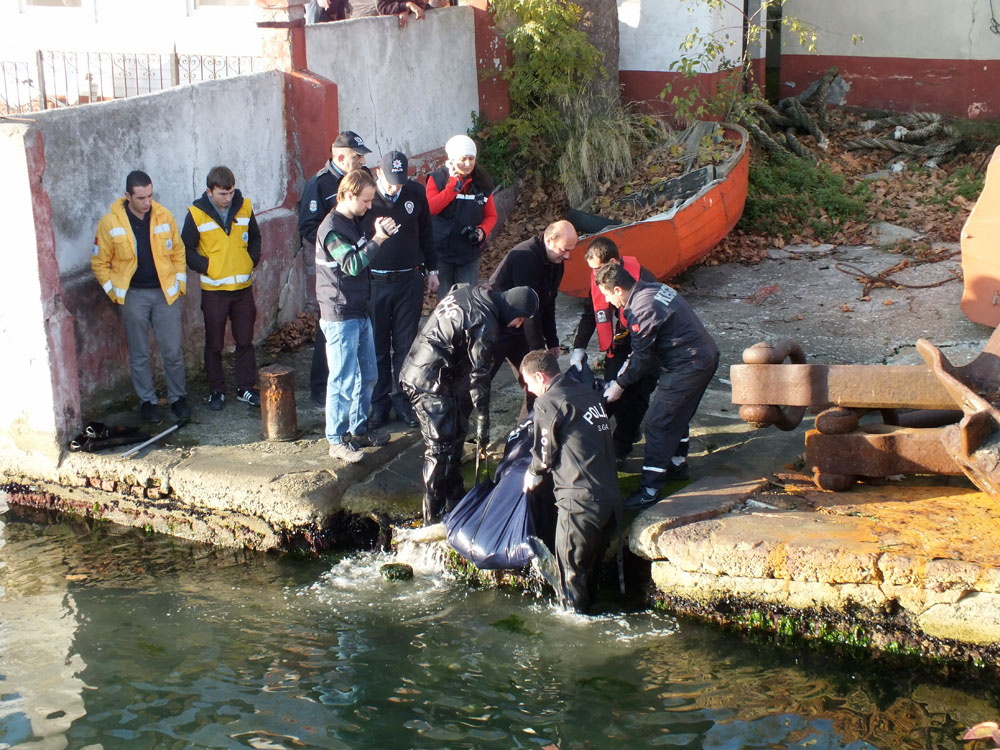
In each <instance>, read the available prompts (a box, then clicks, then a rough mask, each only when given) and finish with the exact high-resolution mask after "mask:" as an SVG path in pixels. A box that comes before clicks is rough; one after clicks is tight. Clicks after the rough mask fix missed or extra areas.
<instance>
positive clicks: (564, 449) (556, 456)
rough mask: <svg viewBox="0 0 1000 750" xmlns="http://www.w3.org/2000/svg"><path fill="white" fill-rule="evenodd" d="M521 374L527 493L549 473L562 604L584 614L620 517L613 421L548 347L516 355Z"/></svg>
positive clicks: (525, 487) (599, 397)
mask: <svg viewBox="0 0 1000 750" xmlns="http://www.w3.org/2000/svg"><path fill="white" fill-rule="evenodd" d="M521 376H522V377H523V378H524V382H525V384H526V385H527V388H528V390H530V391H531V392H532V393H533V394H535V396H536V399H535V419H534V427H533V429H534V443H533V445H532V448H531V465H530V466H529V467H528V471H527V473H526V474H525V477H524V489H525V491H528V490H532V489H534V488H535V487H537V486H538V485H539V484H540V483H541V481H542V475H543V474H551V475H552V484H553V489H554V492H555V496H556V508H557V510H558V515H557V519H556V550H555V551H556V561H557V562H558V565H559V578H560V583H561V587H562V591H557V592H556V594H558V595H559V598H560V600H561V601H562V603H563V604H564V605H565V606H567V607H570V608H572V609H574V610H576V611H577V612H586V611H587V609H588V607H589V605H590V599H591V596H592V593H593V590H594V587H595V584H596V579H595V568H596V567H597V564H598V563H599V562H600V557H601V554H602V553H603V552H604V549H605V547H607V544H608V541H609V540H610V538H611V533H612V532H613V531H614V527H615V524H616V522H617V520H618V519H619V518H620V517H621V513H622V506H621V502H622V499H621V495H620V494H619V492H618V473H617V471H616V470H615V454H614V448H613V447H612V444H611V426H610V425H609V424H608V414H607V411H606V410H605V407H604V402H603V401H602V399H601V396H600V394H599V393H597V392H596V391H594V390H593V389H592V388H589V387H587V386H585V385H582V384H581V383H579V382H577V381H574V380H572V379H570V378H569V377H567V376H566V375H562V374H560V372H559V362H558V361H557V360H556V358H555V357H554V356H553V355H552V353H551V352H549V351H546V350H544V349H538V350H535V351H532V352H528V353H527V354H526V355H525V356H524V359H522V360H521Z"/></svg>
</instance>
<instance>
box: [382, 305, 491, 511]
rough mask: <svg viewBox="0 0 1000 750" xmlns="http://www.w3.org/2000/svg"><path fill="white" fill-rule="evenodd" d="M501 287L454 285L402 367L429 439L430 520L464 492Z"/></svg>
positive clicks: (484, 398) (485, 393)
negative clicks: (472, 420)
mask: <svg viewBox="0 0 1000 750" xmlns="http://www.w3.org/2000/svg"><path fill="white" fill-rule="evenodd" d="M499 296H500V295H499V293H498V292H491V291H488V290H486V289H482V288H479V287H473V286H468V285H456V286H455V287H454V288H453V289H452V291H451V292H450V293H449V294H448V295H446V296H445V298H444V299H442V300H441V301H440V302H438V304H437V307H435V308H434V312H433V313H432V314H431V316H430V317H429V318H428V319H427V322H426V323H424V327H423V328H422V329H421V331H420V333H419V334H418V335H417V338H416V340H415V341H414V342H413V346H411V347H410V351H409V353H408V354H407V355H406V359H405V360H404V361H403V367H402V370H401V371H400V374H399V380H400V384H401V385H402V387H403V391H404V392H405V393H406V395H407V396H409V398H410V403H411V404H412V405H413V413H414V416H415V417H416V418H417V421H418V422H419V423H420V434H421V436H422V437H423V440H424V521H425V522H426V523H436V522H437V521H440V520H441V515H442V513H443V512H444V511H445V510H451V508H452V507H453V506H454V505H455V503H457V502H458V501H459V500H460V499H461V498H462V496H463V495H464V494H465V490H464V487H463V485H462V475H461V474H460V473H459V466H460V464H461V461H462V447H463V442H464V441H465V435H466V433H467V432H468V427H469V415H470V414H471V413H472V409H473V408H475V409H477V410H478V411H479V413H480V414H489V410H490V371H491V370H492V369H493V360H494V356H495V354H494V348H495V346H496V341H497V337H498V335H499V333H500V329H501V322H500V312H499V310H500V305H499V303H498V298H499Z"/></svg>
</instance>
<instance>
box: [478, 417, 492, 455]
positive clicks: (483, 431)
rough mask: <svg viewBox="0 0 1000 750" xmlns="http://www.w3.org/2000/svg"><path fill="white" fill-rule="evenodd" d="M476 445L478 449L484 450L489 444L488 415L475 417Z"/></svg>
mask: <svg viewBox="0 0 1000 750" xmlns="http://www.w3.org/2000/svg"><path fill="white" fill-rule="evenodd" d="M476 444H477V445H479V447H480V448H485V447H486V446H487V445H489V444H490V417H489V415H488V414H480V415H479V416H477V417H476Z"/></svg>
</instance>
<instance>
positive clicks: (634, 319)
mask: <svg viewBox="0 0 1000 750" xmlns="http://www.w3.org/2000/svg"><path fill="white" fill-rule="evenodd" d="M596 279H597V284H598V286H599V287H600V288H601V291H602V292H603V293H604V296H605V297H607V300H608V302H610V303H611V304H612V305H614V306H615V307H617V308H618V309H619V310H621V311H622V312H623V314H624V315H625V322H626V323H627V324H628V332H629V336H630V337H631V338H632V354H631V356H630V357H629V359H628V362H626V363H625V365H624V367H622V368H621V370H619V372H618V377H616V378H615V379H614V380H612V381H611V382H610V383H609V384H608V386H607V388H606V389H605V391H604V398H605V399H607V400H608V401H609V402H611V401H617V400H618V399H619V398H621V396H622V394H623V393H624V392H625V389H626V388H629V387H631V386H634V385H635V384H636V383H638V382H639V381H641V380H642V378H643V377H645V376H647V375H649V374H650V373H656V374H657V376H658V381H657V385H656V390H655V391H654V392H653V396H652V399H651V401H650V405H649V411H648V412H646V451H645V455H644V456H643V462H642V464H643V465H642V476H641V480H640V481H641V486H640V487H639V489H638V490H637V491H636V492H635V493H633V494H632V495H630V496H629V497H628V499H626V501H625V507H626V508H641V507H643V506H644V505H648V504H650V503H653V502H655V501H656V495H657V493H658V492H659V490H660V489H662V487H663V485H665V484H666V483H667V481H668V479H669V478H670V477H669V471H670V467H671V466H672V465H673V460H672V459H673V457H674V456H675V455H676V453H677V448H678V446H679V445H680V441H681V439H682V438H683V437H684V436H686V435H687V434H688V423H689V422H690V421H691V418H692V417H694V414H695V412H696V411H697V410H698V404H699V403H700V402H701V397H702V395H703V394H704V393H705V389H706V388H707V387H708V384H709V382H711V380H712V376H713V375H714V374H715V370H716V368H717V367H718V366H719V348H718V347H717V346H716V345H715V340H714V339H713V338H712V336H711V334H709V332H708V331H707V330H706V329H705V326H704V325H703V324H702V322H701V320H700V319H699V318H698V316H697V315H696V314H695V312H694V310H692V309H691V306H690V305H688V303H687V301H686V300H685V299H684V298H683V297H682V296H681V295H679V294H678V293H677V292H676V290H674V289H673V287H669V286H667V285H666V284H657V283H650V282H647V281H636V280H635V279H634V278H632V276H631V275H630V274H629V273H628V271H626V270H625V268H624V267H623V266H621V265H615V264H609V265H606V266H604V267H603V268H601V269H600V270H599V271H598V272H597V275H596Z"/></svg>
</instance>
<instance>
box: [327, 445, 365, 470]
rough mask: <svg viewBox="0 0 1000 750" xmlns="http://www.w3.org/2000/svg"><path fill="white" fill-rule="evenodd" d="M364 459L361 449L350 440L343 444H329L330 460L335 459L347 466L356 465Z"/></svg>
mask: <svg viewBox="0 0 1000 750" xmlns="http://www.w3.org/2000/svg"><path fill="white" fill-rule="evenodd" d="M364 457H365V454H364V453H362V452H361V449H360V448H358V446H356V445H355V444H354V443H353V442H352V441H350V440H348V441H346V442H343V443H330V458H336V459H337V460H338V461H343V462H344V463H348V464H356V463H357V462H358V461H360V460H361V459H362V458H364Z"/></svg>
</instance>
